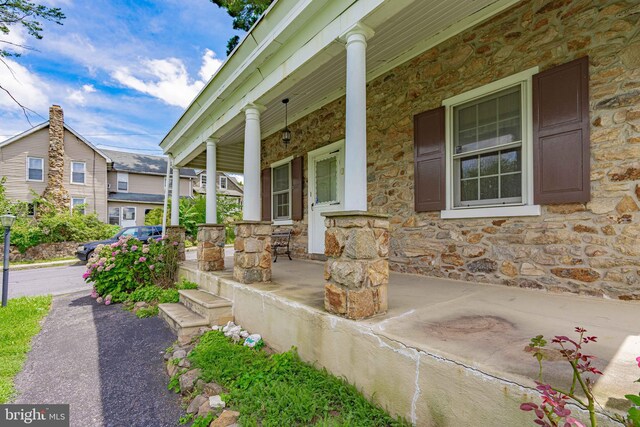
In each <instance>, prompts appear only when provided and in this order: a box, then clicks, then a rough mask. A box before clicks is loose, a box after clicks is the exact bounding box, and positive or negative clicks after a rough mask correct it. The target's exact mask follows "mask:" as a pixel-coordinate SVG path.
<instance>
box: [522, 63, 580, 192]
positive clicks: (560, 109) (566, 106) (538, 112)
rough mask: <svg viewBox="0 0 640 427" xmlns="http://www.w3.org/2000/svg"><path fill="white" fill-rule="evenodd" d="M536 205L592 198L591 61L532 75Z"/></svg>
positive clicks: (568, 64) (564, 65)
mask: <svg viewBox="0 0 640 427" xmlns="http://www.w3.org/2000/svg"><path fill="white" fill-rule="evenodd" d="M533 173H534V192H533V196H534V202H535V203H536V204H553V203H575V202H582V203H584V202H588V201H589V199H590V195H591V193H590V147H589V58H588V57H583V58H580V59H576V60H575V61H571V62H568V63H566V64H563V65H560V66H557V67H554V68H551V69H549V70H546V71H543V72H541V73H539V74H536V75H535V76H533Z"/></svg>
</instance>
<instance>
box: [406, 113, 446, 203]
mask: <svg viewBox="0 0 640 427" xmlns="http://www.w3.org/2000/svg"><path fill="white" fill-rule="evenodd" d="M413 133H414V146H413V147H414V149H413V151H414V173H415V175H414V191H415V209H416V212H428V211H439V210H442V209H445V203H446V199H445V124H444V107H439V108H436V109H434V110H429V111H425V112H424V113H420V114H417V115H415V116H414V118H413Z"/></svg>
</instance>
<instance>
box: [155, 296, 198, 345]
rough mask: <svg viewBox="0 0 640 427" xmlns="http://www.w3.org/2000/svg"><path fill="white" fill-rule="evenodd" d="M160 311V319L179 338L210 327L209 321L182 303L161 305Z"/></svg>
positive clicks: (159, 306)
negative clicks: (204, 327)
mask: <svg viewBox="0 0 640 427" xmlns="http://www.w3.org/2000/svg"><path fill="white" fill-rule="evenodd" d="M158 309H159V316H160V318H161V319H163V320H164V321H165V322H167V324H168V325H169V327H170V328H171V330H172V331H173V332H175V333H176V335H178V337H181V336H187V335H192V334H195V333H196V332H198V329H200V328H201V327H203V326H209V321H208V320H207V319H205V318H204V317H202V316H200V315H199V314H196V313H194V312H193V311H191V310H189V309H188V308H187V307H185V306H184V305H182V304H180V303H167V304H159V305H158Z"/></svg>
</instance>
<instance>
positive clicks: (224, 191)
mask: <svg viewBox="0 0 640 427" xmlns="http://www.w3.org/2000/svg"><path fill="white" fill-rule="evenodd" d="M196 174H197V178H196V180H195V182H194V185H193V192H194V193H196V194H206V192H207V189H206V185H207V173H206V171H202V170H201V171H196ZM216 193H217V194H219V195H223V196H228V197H235V198H237V199H239V200H238V201H239V202H240V203H242V194H243V193H242V186H241V185H240V183H239V182H238V181H237V180H236V178H235V177H233V176H231V174H228V173H224V172H218V173H217V174H216Z"/></svg>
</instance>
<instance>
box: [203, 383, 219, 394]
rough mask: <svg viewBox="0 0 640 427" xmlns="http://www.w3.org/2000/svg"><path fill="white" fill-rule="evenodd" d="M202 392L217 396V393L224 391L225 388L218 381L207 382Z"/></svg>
mask: <svg viewBox="0 0 640 427" xmlns="http://www.w3.org/2000/svg"><path fill="white" fill-rule="evenodd" d="M202 393H203V394H205V395H207V396H215V395H217V394H222V393H224V388H222V386H221V385H218V384H217V383H214V382H210V383H205V384H204V385H203V386H202Z"/></svg>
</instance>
